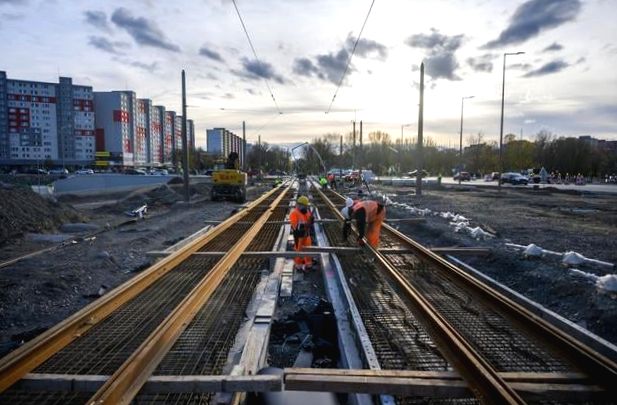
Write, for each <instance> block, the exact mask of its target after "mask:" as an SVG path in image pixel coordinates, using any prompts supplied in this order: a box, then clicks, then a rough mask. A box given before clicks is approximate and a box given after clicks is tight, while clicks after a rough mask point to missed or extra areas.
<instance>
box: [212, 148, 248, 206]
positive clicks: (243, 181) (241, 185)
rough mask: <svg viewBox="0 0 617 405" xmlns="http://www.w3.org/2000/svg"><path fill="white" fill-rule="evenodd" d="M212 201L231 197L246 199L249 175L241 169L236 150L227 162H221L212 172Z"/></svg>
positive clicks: (239, 199) (234, 199)
mask: <svg viewBox="0 0 617 405" xmlns="http://www.w3.org/2000/svg"><path fill="white" fill-rule="evenodd" d="M212 182H213V185H212V190H211V191H210V197H211V199H212V201H216V200H223V199H229V200H232V201H237V202H245V201H246V185H247V175H246V173H244V172H242V171H240V159H239V156H238V154H237V153H236V152H231V153H230V154H229V156H228V157H227V161H226V162H225V163H222V162H221V163H219V164H217V165H216V167H215V171H214V172H213V173H212Z"/></svg>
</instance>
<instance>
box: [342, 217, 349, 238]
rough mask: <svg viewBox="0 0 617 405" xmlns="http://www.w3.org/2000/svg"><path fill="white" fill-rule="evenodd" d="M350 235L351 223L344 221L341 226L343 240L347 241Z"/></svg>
mask: <svg viewBox="0 0 617 405" xmlns="http://www.w3.org/2000/svg"><path fill="white" fill-rule="evenodd" d="M350 234H351V222H350V221H345V224H343V239H345V240H346V239H347V238H349V235H350Z"/></svg>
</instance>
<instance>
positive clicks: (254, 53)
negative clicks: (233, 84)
mask: <svg viewBox="0 0 617 405" xmlns="http://www.w3.org/2000/svg"><path fill="white" fill-rule="evenodd" d="M232 3H233V4H234V8H235V9H236V13H237V14H238V18H239V19H240V24H242V29H243V30H244V33H245V34H246V39H247V40H248V41H249V46H250V47H251V50H252V51H253V55H254V56H255V60H257V63H259V64H260V65H263V63H262V62H261V60H260V59H259V56H257V52H256V51H255V47H254V46H253V41H251V36H250V35H249V32H248V30H247V29H246V25H244V20H243V19H242V15H240V10H239V9H238V5H237V4H236V0H232ZM262 79H263V80H264V82H266V87H268V91H269V92H270V97H272V101H274V105H275V106H276V110H277V111H278V113H279V114H282V112H281V109H280V108H279V105H278V103H277V102H276V98H274V94H273V93H272V88H271V87H270V83H269V82H268V79H266V78H265V77H263V76H262Z"/></svg>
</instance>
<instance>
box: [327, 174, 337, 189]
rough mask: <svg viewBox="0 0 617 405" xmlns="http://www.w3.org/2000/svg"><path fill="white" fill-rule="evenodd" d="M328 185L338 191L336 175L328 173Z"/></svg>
mask: <svg viewBox="0 0 617 405" xmlns="http://www.w3.org/2000/svg"><path fill="white" fill-rule="evenodd" d="M328 184H329V185H330V188H331V189H332V190H336V176H334V173H328Z"/></svg>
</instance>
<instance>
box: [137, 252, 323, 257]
mask: <svg viewBox="0 0 617 405" xmlns="http://www.w3.org/2000/svg"><path fill="white" fill-rule="evenodd" d="M225 253H227V252H195V253H193V255H194V256H215V257H218V256H221V257H222V256H225ZM170 254H171V253H170V252H166V251H164V250H151V251H149V252H146V255H148V256H154V257H165V256H169V255H170ZM320 255H321V254H320V253H319V252H278V251H265V252H243V253H242V257H246V258H251V257H256V258H262V257H267V258H271V259H275V258H277V257H283V258H288V259H289V258H294V257H298V256H302V257H306V256H310V257H320Z"/></svg>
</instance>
